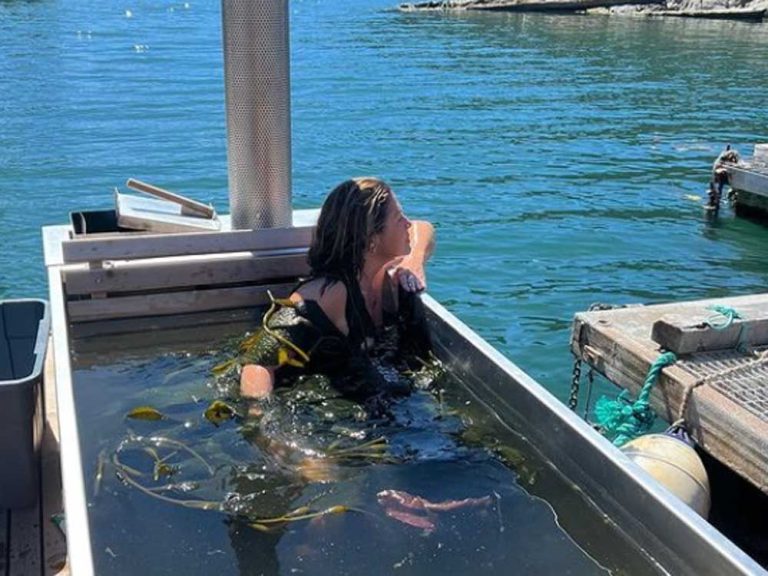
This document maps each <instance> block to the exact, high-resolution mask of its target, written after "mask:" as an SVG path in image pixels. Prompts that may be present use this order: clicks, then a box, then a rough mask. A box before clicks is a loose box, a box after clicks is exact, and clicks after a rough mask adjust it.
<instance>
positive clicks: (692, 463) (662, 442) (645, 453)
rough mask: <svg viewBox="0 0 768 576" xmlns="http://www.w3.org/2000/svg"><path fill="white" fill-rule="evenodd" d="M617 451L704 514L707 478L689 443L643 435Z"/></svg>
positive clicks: (707, 491) (661, 435)
mask: <svg viewBox="0 0 768 576" xmlns="http://www.w3.org/2000/svg"><path fill="white" fill-rule="evenodd" d="M621 450H622V452H624V453H625V454H626V455H627V456H629V458H630V460H632V461H633V462H634V463H635V464H637V465H638V466H640V467H641V468H642V469H643V470H645V471H646V472H648V473H649V474H650V475H651V476H653V477H654V478H655V479H656V480H657V481H658V482H659V483H660V484H661V485H662V486H664V487H665V488H666V489H667V490H669V491H670V492H672V493H673V494H674V495H675V496H677V497H678V498H680V500H682V501H683V502H685V503H686V504H687V505H688V506H690V507H691V508H693V510H695V511H696V512H697V513H698V514H699V515H700V516H702V517H703V518H706V517H707V516H708V514H709V506H710V492H709V478H708V477H707V471H706V470H705V469H704V464H702V462H701V458H699V455H698V454H696V450H694V449H693V448H692V447H691V446H689V445H688V444H686V443H685V442H683V441H682V440H678V439H676V438H673V437H672V436H669V435H668V434H646V435H645V436H641V437H640V438H635V439H634V440H632V441H630V442H627V443H626V444H625V445H624V446H622V447H621Z"/></svg>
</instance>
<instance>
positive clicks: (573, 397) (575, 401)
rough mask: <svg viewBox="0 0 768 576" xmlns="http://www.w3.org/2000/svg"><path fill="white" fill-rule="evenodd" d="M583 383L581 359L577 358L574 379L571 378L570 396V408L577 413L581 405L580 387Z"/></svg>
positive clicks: (574, 366)
mask: <svg viewBox="0 0 768 576" xmlns="http://www.w3.org/2000/svg"><path fill="white" fill-rule="evenodd" d="M580 382H581V358H579V357H576V360H575V361H574V362H573V377H572V378H571V393H570V395H569V396H568V408H570V409H571V410H573V411H574V412H575V411H576V407H577V406H578V405H579V385H580Z"/></svg>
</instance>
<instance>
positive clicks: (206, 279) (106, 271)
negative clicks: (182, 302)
mask: <svg viewBox="0 0 768 576" xmlns="http://www.w3.org/2000/svg"><path fill="white" fill-rule="evenodd" d="M293 252H294V253H292V254H288V255H281V256H274V255H270V254H273V252H265V253H262V254H267V256H256V255H254V254H252V253H250V252H245V253H235V254H216V255H210V256H201V257H193V256H187V257H184V258H163V259H152V260H139V261H130V262H119V263H114V265H113V266H111V267H108V268H98V269H90V268H84V267H83V268H78V269H71V270H65V271H63V275H64V283H65V285H66V290H67V296H68V297H71V296H74V295H87V294H97V293H109V294H115V293H120V292H138V291H150V290H158V289H168V288H182V287H183V288H186V287H190V286H209V285H226V284H230V285H231V284H242V283H255V282H261V283H265V282H267V281H269V280H275V279H279V278H298V277H299V276H303V275H306V274H308V273H309V265H308V264H307V256H306V250H305V249H303V248H297V249H294V250H293Z"/></svg>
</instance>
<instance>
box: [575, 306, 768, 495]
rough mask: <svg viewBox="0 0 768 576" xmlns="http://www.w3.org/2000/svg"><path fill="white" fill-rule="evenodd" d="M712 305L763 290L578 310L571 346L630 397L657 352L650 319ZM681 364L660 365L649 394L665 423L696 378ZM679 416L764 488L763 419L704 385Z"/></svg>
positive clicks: (766, 439) (767, 481) (767, 430)
mask: <svg viewBox="0 0 768 576" xmlns="http://www.w3.org/2000/svg"><path fill="white" fill-rule="evenodd" d="M712 304H724V305H727V306H731V307H733V308H735V309H736V310H739V309H743V308H747V307H750V306H761V305H768V294H761V295H755V296H744V297H739V298H725V299H718V300H701V301H696V302H684V303H678V304H665V305H658V306H640V307H632V308H624V309H616V310H605V311H596V312H585V313H579V314H577V315H576V317H575V319H574V325H573V331H572V335H571V349H572V350H573V352H574V353H575V354H576V355H577V356H578V357H579V358H581V359H583V360H584V361H586V362H587V363H589V364H590V365H592V366H594V367H595V369H596V370H597V371H598V372H600V373H602V374H603V375H605V376H606V377H607V378H608V379H609V380H610V381H611V382H613V383H615V384H617V385H618V386H620V387H622V388H625V389H628V390H630V392H631V393H632V395H633V396H636V395H637V393H638V391H639V389H640V387H641V386H642V384H643V382H644V380H645V378H646V376H647V374H648V370H649V368H650V366H651V364H652V362H653V361H654V360H655V359H656V358H657V357H658V356H659V354H660V352H661V351H660V349H659V346H658V344H657V343H655V342H654V341H653V340H651V338H650V334H651V326H652V325H653V323H654V322H655V321H656V320H658V319H659V318H661V317H662V316H664V315H666V314H685V313H686V312H688V313H690V314H698V313H700V312H701V311H702V310H705V309H706V307H707V306H708V305H712ZM733 354H734V355H736V356H738V354H739V353H737V352H734V353H733ZM692 359H693V357H691V360H692ZM685 363H686V358H684V357H683V358H681V360H679V361H678V363H677V364H675V365H672V366H669V367H667V368H665V369H664V370H663V371H662V372H661V375H660V377H659V380H658V382H657V384H656V386H655V388H654V390H653V392H652V394H651V404H652V406H653V408H654V410H656V411H657V413H658V414H659V415H660V416H661V417H662V418H664V419H665V420H666V421H667V422H672V421H674V420H676V419H677V418H678V417H679V415H680V408H681V406H682V402H683V398H684V395H685V392H686V390H687V388H688V387H691V386H693V385H694V384H695V383H696V382H697V380H698V379H697V378H696V377H695V376H693V375H692V374H691V372H690V370H688V369H686V368H685V366H686V364H685ZM685 416H686V421H687V424H688V427H689V430H690V432H691V434H692V436H693V437H694V438H695V440H696V441H697V442H698V444H699V445H700V446H701V447H702V448H704V449H705V450H706V451H707V452H709V453H710V454H712V455H713V456H714V457H715V458H717V459H718V460H720V461H721V462H723V463H725V464H726V465H727V466H729V467H730V468H732V469H733V470H735V471H736V472H737V473H739V474H740V475H742V476H743V477H744V478H746V479H748V480H749V481H750V482H752V483H753V484H754V485H755V486H757V487H758V488H759V489H761V490H762V491H763V492H766V493H768V420H767V419H766V418H763V417H760V416H758V415H756V414H755V413H754V412H752V411H750V410H747V409H746V408H745V406H743V405H741V404H740V403H738V402H735V401H733V399H732V398H729V397H728V396H726V395H724V394H722V393H721V392H720V391H718V389H715V388H714V387H713V386H709V385H706V384H704V385H702V386H699V387H697V388H694V389H693V392H692V393H691V396H690V401H689V405H688V409H687V411H686V415H685Z"/></svg>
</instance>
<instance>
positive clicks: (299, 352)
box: [211, 291, 309, 377]
mask: <svg viewBox="0 0 768 576" xmlns="http://www.w3.org/2000/svg"><path fill="white" fill-rule="evenodd" d="M267 293H268V294H269V298H270V306H269V309H268V310H267V312H266V313H265V314H264V316H263V318H262V321H261V326H260V327H259V329H258V330H256V331H255V332H254V333H253V334H250V335H248V336H246V337H245V338H244V339H243V340H242V341H241V342H240V344H239V345H238V355H237V356H236V357H234V358H230V359H228V360H225V361H224V362H221V363H220V364H217V365H216V366H214V367H213V368H212V370H211V372H212V373H213V375H214V376H217V377H223V376H226V375H227V374H229V373H231V372H232V371H233V370H236V369H238V368H239V367H240V366H242V365H244V364H261V365H263V366H293V367H296V368H303V367H304V366H306V365H307V363H308V362H309V354H308V353H307V352H305V351H304V350H303V349H302V348H301V347H299V346H297V345H296V344H295V343H293V342H291V340H290V339H288V338H286V337H285V336H284V335H282V334H281V333H280V331H279V330H277V329H275V328H273V327H271V326H270V322H271V320H272V318H273V317H274V315H275V314H276V313H277V311H278V310H280V309H281V308H295V307H296V303H295V302H293V301H291V300H289V299H287V298H275V297H274V296H273V295H272V293H271V292H269V291H268V292H267ZM295 322H306V320H305V319H303V318H301V317H300V316H297V318H296V319H295Z"/></svg>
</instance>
